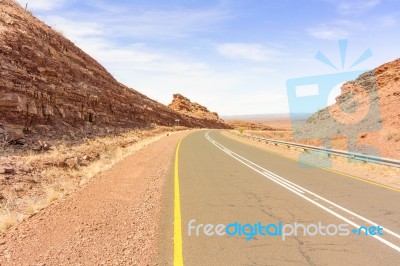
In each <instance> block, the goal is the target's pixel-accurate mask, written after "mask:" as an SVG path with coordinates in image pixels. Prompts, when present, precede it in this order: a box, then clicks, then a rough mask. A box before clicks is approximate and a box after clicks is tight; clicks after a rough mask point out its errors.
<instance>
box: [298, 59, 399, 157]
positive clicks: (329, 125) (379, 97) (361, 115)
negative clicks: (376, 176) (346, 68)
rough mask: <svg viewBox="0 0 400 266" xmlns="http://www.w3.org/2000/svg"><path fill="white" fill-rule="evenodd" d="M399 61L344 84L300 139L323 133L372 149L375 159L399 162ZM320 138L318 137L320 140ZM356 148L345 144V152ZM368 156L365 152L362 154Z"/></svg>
mask: <svg viewBox="0 0 400 266" xmlns="http://www.w3.org/2000/svg"><path fill="white" fill-rule="evenodd" d="M399 103H400V59H396V60H394V61H392V62H389V63H386V64H384V65H382V66H379V67H378V68H376V69H374V70H372V71H369V72H366V73H364V74H362V75H360V76H359V77H358V78H357V79H356V80H354V81H350V82H347V83H345V84H344V85H343V86H342V88H341V94H340V95H339V96H338V97H336V103H335V104H334V105H332V106H329V107H327V108H325V109H322V110H321V111H319V112H317V113H315V114H314V115H312V116H311V117H310V118H309V119H308V120H307V121H306V122H305V123H304V124H303V128H302V131H303V132H302V136H312V135H313V132H314V133H315V132H320V131H325V132H328V133H329V134H331V135H332V136H341V137H345V138H347V139H349V138H353V139H354V140H353V142H356V141H357V142H358V144H357V145H368V146H373V147H375V148H376V149H377V150H379V152H380V154H379V156H384V157H392V158H400V157H399V154H400V108H399ZM324 134H326V133H324V132H323V134H321V136H323V135H324ZM352 146H356V144H354V143H350V144H348V147H347V148H348V149H350V150H351V149H352ZM365 153H369V152H365Z"/></svg>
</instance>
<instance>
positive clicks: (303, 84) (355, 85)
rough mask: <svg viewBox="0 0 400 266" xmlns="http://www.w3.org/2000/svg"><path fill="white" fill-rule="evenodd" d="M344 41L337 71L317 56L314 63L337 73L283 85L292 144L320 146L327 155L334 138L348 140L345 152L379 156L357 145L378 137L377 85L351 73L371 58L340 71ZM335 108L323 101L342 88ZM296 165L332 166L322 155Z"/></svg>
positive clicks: (372, 78) (364, 73)
mask: <svg viewBox="0 0 400 266" xmlns="http://www.w3.org/2000/svg"><path fill="white" fill-rule="evenodd" d="M347 47H348V41H347V40H339V52H340V60H341V70H339V67H337V66H336V65H334V64H333V63H332V61H331V60H329V59H328V58H327V57H326V56H325V55H324V54H323V53H322V52H320V51H318V53H317V55H316V59H317V60H318V61H320V62H322V63H324V64H325V65H327V66H329V67H331V68H333V69H335V70H337V71H339V72H338V73H333V74H325V75H318V76H308V77H300V78H294V79H289V80H287V82H286V89H287V96H288V103H289V111H290V119H291V125H292V134H293V139H294V140H297V141H304V140H320V141H321V142H322V146H323V147H324V148H326V149H332V140H333V139H334V138H335V137H345V138H346V139H347V145H346V146H347V150H348V151H349V152H354V153H365V154H368V155H373V156H376V157H379V156H380V152H379V150H378V149H376V148H375V147H372V146H366V145H360V144H359V143H358V141H357V140H358V137H359V136H360V135H361V134H366V133H370V132H376V131H379V130H380V129H381V127H382V118H381V112H380V108H379V97H378V96H379V95H378V84H377V81H376V75H375V72H374V71H371V70H365V69H364V70H353V68H354V67H356V66H358V65H359V64H360V63H362V62H364V61H365V60H367V59H368V58H370V57H371V56H372V52H371V50H370V49H367V50H366V51H365V52H364V53H362V54H361V56H359V58H358V59H357V60H356V61H355V62H354V63H352V64H351V65H350V67H349V68H348V69H347V70H345V66H346V55H347ZM342 84H344V85H343V86H342V88H341V90H342V91H341V95H340V96H339V97H337V98H336V104H334V105H331V106H329V104H328V100H329V96H330V95H331V93H332V91H333V90H334V88H336V87H338V86H340V85H342ZM299 161H300V162H301V166H302V167H315V166H317V167H324V168H328V167H331V166H332V158H331V157H330V156H327V155H321V154H315V153H308V152H304V153H302V154H301V155H300V158H299Z"/></svg>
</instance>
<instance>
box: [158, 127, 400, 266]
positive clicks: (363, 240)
mask: <svg viewBox="0 0 400 266" xmlns="http://www.w3.org/2000/svg"><path fill="white" fill-rule="evenodd" d="M209 137H210V139H211V140H209V139H207V138H206V131H198V132H195V133H192V134H190V135H188V136H187V137H185V138H184V139H183V141H182V143H181V146H180V151H179V184H180V205H181V213H182V218H181V219H182V221H181V222H182V247H181V248H182V251H183V261H184V264H185V265H398V261H399V259H400V252H399V250H396V247H399V246H400V239H399V238H398V235H397V234H398V233H399V232H400V223H399V221H400V204H398V203H399V202H400V193H399V192H396V191H391V190H388V189H385V188H381V187H378V186H374V185H372V184H368V183H364V182H362V181H359V180H355V179H351V178H349V177H346V176H343V175H340V174H338V173H332V172H328V171H325V170H323V169H317V168H302V167H300V166H299V165H298V162H296V161H293V160H291V159H288V158H284V157H281V156H277V155H275V154H272V153H268V152H266V151H264V150H261V149H257V148H255V147H253V146H250V145H247V144H244V143H241V142H238V141H235V140H233V139H231V138H229V137H226V136H225V135H223V134H221V132H220V131H211V132H209ZM212 141H215V144H214V143H212ZM218 145H219V147H218ZM235 154H236V155H235ZM237 155H239V156H241V157H238V156H237ZM234 157H236V159H235V158H234ZM240 160H241V161H242V162H240ZM249 166H251V167H253V168H256V169H260V168H259V167H262V168H263V169H266V170H268V171H271V172H272V173H274V174H276V176H278V177H279V178H284V180H286V181H279V182H278V181H274V179H273V178H272V177H271V178H267V177H266V176H264V175H263V174H260V173H264V172H263V171H261V170H260V171H259V172H257V171H256V170H254V169H252V168H251V167H249ZM278 177H276V178H278ZM279 180H282V179H279ZM290 182H292V185H291V186H290V185H288V184H290ZM282 184H283V185H282ZM293 184H295V185H293ZM296 185H298V186H296ZM288 187H289V188H288ZM290 188H291V189H290ZM293 191H295V192H296V191H298V192H297V193H294V192H293ZM166 192H167V194H168V196H166V200H165V202H167V204H166V206H165V214H164V221H163V223H164V225H163V226H162V228H163V230H164V232H165V233H164V239H163V240H161V245H160V246H161V248H160V249H159V252H160V256H159V260H158V262H160V264H172V259H171V253H172V251H173V249H174V248H178V247H173V246H172V242H171V238H172V237H173V230H174V229H173V219H172V216H173V215H172V214H171V213H173V204H172V203H173V197H172V196H171V195H173V171H172V170H171V171H170V176H169V177H168V180H167V185H166ZM310 193H311V194H310ZM312 193H315V194H312ZM321 206H322V207H321ZM168 213H169V214H168ZM193 220H195V221H193ZM191 221H192V225H193V226H194V227H193V228H192V229H191V235H190V236H189V223H190V222H191ZM346 221H350V222H352V223H355V224H357V225H360V226H371V224H369V223H368V222H367V221H371V222H373V223H376V224H378V225H381V226H383V227H384V228H385V230H386V229H388V230H389V229H390V230H391V232H392V233H393V234H389V233H388V232H387V231H385V230H384V231H383V232H384V235H383V236H382V237H381V238H382V239H383V240H379V239H376V238H374V237H372V236H365V235H363V234H361V235H355V234H352V233H351V232H350V234H349V235H347V236H340V235H338V234H336V235H334V236H328V235H325V236H323V235H318V234H317V235H315V236H310V235H306V236H305V235H304V234H303V233H302V231H299V233H298V234H297V235H291V236H287V237H286V239H285V240H283V239H282V237H280V236H268V235H266V236H262V235H256V236H254V237H253V238H252V239H251V240H246V236H244V235H242V236H237V235H235V236H228V235H226V234H225V235H223V236H218V235H216V234H214V235H212V236H207V235H206V234H205V233H204V231H203V229H204V225H205V224H212V225H218V224H224V225H228V224H231V223H234V222H238V223H240V224H246V223H249V224H256V223H258V222H261V223H263V224H269V223H274V224H278V223H279V222H282V223H283V224H293V223H295V222H297V223H303V224H305V225H309V224H318V223H321V224H323V225H329V224H335V225H339V224H346V223H347V222H346ZM199 224H203V227H200V228H199V235H198V236H196V228H197V226H198V225H199ZM353 228H354V226H352V225H350V226H349V229H350V230H351V229H353ZM388 243H390V244H388ZM391 245H392V246H391ZM393 246H394V247H393Z"/></svg>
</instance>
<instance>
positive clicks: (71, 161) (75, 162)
mask: <svg viewBox="0 0 400 266" xmlns="http://www.w3.org/2000/svg"><path fill="white" fill-rule="evenodd" d="M79 165H80V160H79V158H78V157H73V158H68V159H66V160H65V161H64V166H66V167H69V168H76V167H78V166H79Z"/></svg>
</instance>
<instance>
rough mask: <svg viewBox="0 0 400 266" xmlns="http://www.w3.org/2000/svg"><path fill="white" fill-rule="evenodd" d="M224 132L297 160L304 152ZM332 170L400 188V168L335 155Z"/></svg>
mask: <svg viewBox="0 0 400 266" xmlns="http://www.w3.org/2000/svg"><path fill="white" fill-rule="evenodd" d="M223 134H225V135H227V136H229V137H231V138H233V139H236V140H238V141H242V142H245V143H249V144H251V145H254V146H257V147H259V148H262V149H266V150H269V151H272V152H275V153H278V154H281V155H284V156H286V157H289V158H292V159H295V160H297V159H298V158H299V155H300V154H301V153H303V150H302V149H301V150H300V149H295V148H290V149H289V148H287V147H286V146H275V145H274V144H267V143H264V142H259V141H256V140H252V139H247V138H244V137H240V136H238V135H237V134H233V133H232V132H230V131H225V132H224V133H223ZM331 170H335V171H339V172H342V173H345V174H348V175H352V176H355V177H358V178H361V179H365V180H370V181H373V182H377V183H379V184H383V185H386V186H390V187H393V188H396V189H400V179H399V177H400V169H399V168H395V167H390V166H384V165H378V164H373V163H360V162H349V161H348V159H347V158H344V157H339V156H333V162H332V168H331Z"/></svg>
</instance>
